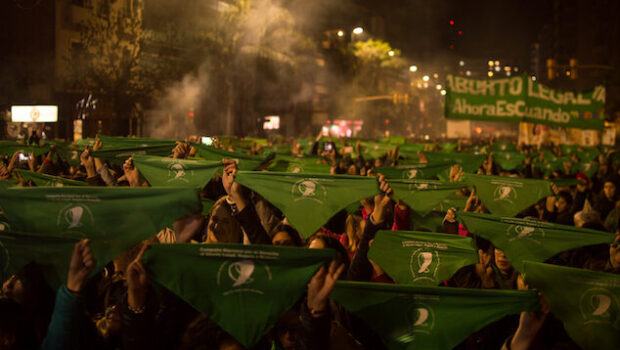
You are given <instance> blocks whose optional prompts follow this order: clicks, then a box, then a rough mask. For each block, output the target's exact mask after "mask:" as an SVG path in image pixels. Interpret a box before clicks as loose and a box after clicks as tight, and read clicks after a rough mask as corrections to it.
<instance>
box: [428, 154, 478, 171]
mask: <svg viewBox="0 0 620 350" xmlns="http://www.w3.org/2000/svg"><path fill="white" fill-rule="evenodd" d="M424 156H426V159H428V161H429V163H440V162H451V163H457V164H459V165H460V166H461V167H463V171H464V172H466V173H475V172H476V171H478V168H480V166H482V162H483V161H484V159H485V158H486V157H487V156H486V155H484V154H480V155H478V154H469V153H442V152H424Z"/></svg>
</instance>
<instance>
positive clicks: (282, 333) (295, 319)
mask: <svg viewBox="0 0 620 350" xmlns="http://www.w3.org/2000/svg"><path fill="white" fill-rule="evenodd" d="M298 310H299V306H298V305H295V306H294V307H293V308H292V309H290V310H289V311H288V312H286V313H285V314H284V315H283V316H282V317H280V320H279V321H278V323H277V324H276V325H275V327H274V328H273V331H274V335H275V338H276V342H278V343H279V345H280V347H281V348H282V349H284V350H294V349H295V348H296V345H297V329H299V327H300V326H301V322H300V319H299V312H298Z"/></svg>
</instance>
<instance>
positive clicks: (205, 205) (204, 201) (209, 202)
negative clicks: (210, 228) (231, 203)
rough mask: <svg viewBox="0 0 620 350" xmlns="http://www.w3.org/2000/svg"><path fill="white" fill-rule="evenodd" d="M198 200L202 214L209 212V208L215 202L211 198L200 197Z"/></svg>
mask: <svg viewBox="0 0 620 350" xmlns="http://www.w3.org/2000/svg"><path fill="white" fill-rule="evenodd" d="M200 202H201V203H202V215H209V214H211V208H212V207H213V204H215V201H214V200H212V199H207V198H201V199H200Z"/></svg>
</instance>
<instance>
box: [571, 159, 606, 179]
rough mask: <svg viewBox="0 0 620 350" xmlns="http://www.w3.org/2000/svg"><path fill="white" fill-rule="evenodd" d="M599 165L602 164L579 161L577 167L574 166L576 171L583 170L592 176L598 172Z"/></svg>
mask: <svg viewBox="0 0 620 350" xmlns="http://www.w3.org/2000/svg"><path fill="white" fill-rule="evenodd" d="M599 166H600V164H599V163H596V162H589V163H578V164H576V167H575V166H574V168H575V170H576V171H581V172H582V173H584V174H586V176H587V177H589V178H591V177H592V176H594V175H595V174H596V172H597V171H598V168H599Z"/></svg>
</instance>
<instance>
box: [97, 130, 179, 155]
mask: <svg viewBox="0 0 620 350" xmlns="http://www.w3.org/2000/svg"><path fill="white" fill-rule="evenodd" d="M97 136H98V137H99V139H100V140H101V149H103V150H107V149H118V148H139V147H152V146H167V147H169V150H170V153H172V149H173V148H174V147H175V146H176V141H175V140H172V139H154V138H149V137H121V136H106V135H101V134H99V135H97Z"/></svg>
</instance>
